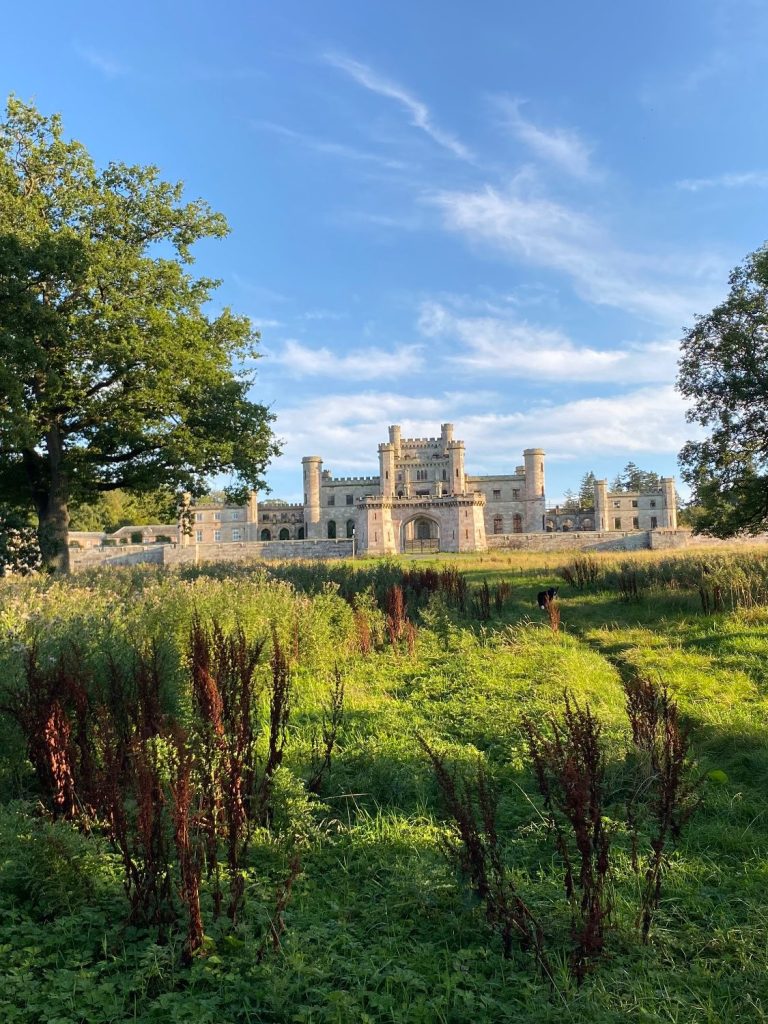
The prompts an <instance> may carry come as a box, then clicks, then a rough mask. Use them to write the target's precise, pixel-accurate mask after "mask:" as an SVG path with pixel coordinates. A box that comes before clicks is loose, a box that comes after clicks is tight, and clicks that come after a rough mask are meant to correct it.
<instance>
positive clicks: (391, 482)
mask: <svg viewBox="0 0 768 1024" xmlns="http://www.w3.org/2000/svg"><path fill="white" fill-rule="evenodd" d="M392 429H393V428H392V427H390V428H389V432H390V436H391V434H392ZM399 429H400V428H399V427H398V430H399ZM395 477H396V473H395V446H394V444H393V443H392V442H391V441H390V442H389V444H380V445H379V480H380V485H381V494H382V497H384V498H391V497H392V495H393V494H394V493H395Z"/></svg>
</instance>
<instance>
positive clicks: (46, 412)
mask: <svg viewBox="0 0 768 1024" xmlns="http://www.w3.org/2000/svg"><path fill="white" fill-rule="evenodd" d="M227 231H228V228H227V224H226V222H225V220H224V217H223V216H222V215H221V214H219V213H215V212H213V211H212V210H211V209H210V208H209V206H208V205H207V203H205V202H203V201H201V200H194V201H192V202H184V201H183V200H182V186H181V185H180V184H169V183H168V182H165V181H163V180H162V179H161V177H160V175H159V172H158V170H157V168H155V167H141V166H127V165H125V164H120V163H110V164H109V165H108V166H106V167H105V168H103V169H98V168H97V167H96V166H95V164H94V161H93V159H92V158H91V156H90V155H89V153H88V152H87V150H86V149H85V147H84V146H83V145H81V144H80V143H79V142H76V141H71V140H68V139H65V138H64V137H63V133H62V126H61V121H60V118H59V117H58V116H52V117H46V116H43V115H42V114H41V113H39V112H38V111H37V110H36V109H35V108H34V107H33V106H30V105H27V104H25V103H22V102H20V101H19V100H17V99H14V98H11V99H10V100H9V102H8V107H7V115H6V120H5V122H4V123H2V124H0V495H1V496H2V500H3V501H5V502H6V503H8V504H10V505H12V506H14V507H18V508H22V509H23V508H33V509H34V511H35V513H36V515H37V520H38V524H39V525H38V537H39V544H40V549H41V552H42V554H43V561H44V564H45V565H46V566H47V567H48V568H50V569H56V570H64V571H66V570H67V569H68V564H69V563H68V547H67V531H68V525H69V512H68V506H69V504H70V502H72V501H77V502H87V501H90V500H93V499H94V498H97V497H98V495H99V494H101V493H104V492H107V491H110V490H113V489H115V488H121V489H128V490H131V491H135V492H139V493H140V492H146V491H152V490H155V489H156V488H158V487H165V488H168V487H171V488H174V489H179V490H187V491H191V492H192V493H193V494H201V493H203V492H205V491H206V490H207V489H208V483H207V478H209V477H210V476H212V475H214V474H220V473H227V474H229V475H230V477H231V479H232V481H233V485H232V495H231V496H232V497H235V496H239V495H242V494H243V493H244V492H245V491H246V490H247V489H249V488H255V487H258V486H259V485H260V484H262V476H263V473H264V470H265V467H266V465H267V463H268V461H269V459H270V458H271V457H272V456H273V455H274V454H276V453H277V446H276V443H275V440H274V437H273V435H272V431H271V427H270V422H271V420H272V418H273V417H272V416H271V415H270V414H269V412H268V410H267V409H266V408H265V407H264V406H263V405H260V404H258V403H255V402H253V401H251V400H250V399H249V397H248V394H249V389H250V386H251V384H252V375H251V374H247V373H245V372H243V371H242V370H240V369H238V366H242V364H243V361H245V360H249V359H251V358H253V357H255V356H256V352H255V348H254V347H255V345H256V342H257V340H258V336H257V335H256V334H255V333H254V331H253V330H252V328H251V324H250V322H249V320H248V319H247V318H246V317H242V316H236V315H234V314H233V313H232V312H231V311H230V310H229V309H224V310H222V311H220V312H217V313H215V314H214V313H213V312H212V310H211V296H212V293H213V291H214V289H215V287H216V286H217V284H218V282H217V281H213V280H209V279H207V278H200V277H195V276H193V275H192V274H191V273H190V269H189V268H190V265H191V263H192V256H191V251H190V250H191V246H192V245H193V243H195V242H196V241H198V240H200V239H204V238H220V237H222V236H224V235H225V234H226V233H227Z"/></svg>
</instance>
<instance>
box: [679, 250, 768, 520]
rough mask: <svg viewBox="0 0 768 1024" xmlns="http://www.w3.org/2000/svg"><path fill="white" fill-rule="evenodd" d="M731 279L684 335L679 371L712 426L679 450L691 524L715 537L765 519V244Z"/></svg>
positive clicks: (700, 416)
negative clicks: (720, 297) (726, 289)
mask: <svg viewBox="0 0 768 1024" xmlns="http://www.w3.org/2000/svg"><path fill="white" fill-rule="evenodd" d="M729 281H730V291H729V293H728V296H727V298H726V299H725V301H724V302H722V303H720V305H719V306H716V307H715V308H714V309H713V310H712V312H711V313H708V314H707V315H706V316H700V317H698V318H697V320H696V323H695V324H694V326H693V327H692V328H691V329H690V330H689V331H688V332H687V334H686V335H685V337H684V339H683V343H682V352H681V358H680V366H679V373H678V378H677V387H678V390H679V391H680V393H681V394H682V395H683V397H684V398H687V399H688V400H689V402H690V403H691V404H690V408H689V411H688V414H687V415H688V421H689V422H690V423H697V424H698V425H699V426H701V427H703V428H704V430H705V431H707V433H708V436H707V437H705V438H704V439H703V440H696V441H689V442H688V443H687V444H686V445H685V447H684V448H683V450H682V451H681V452H680V466H681V469H682V475H683V479H684V480H685V481H686V482H687V483H688V484H689V485H690V487H691V492H692V494H691V503H692V504H693V505H695V506H696V509H697V510H696V515H695V519H694V529H695V530H697V531H698V532H706V533H712V534H714V535H716V536H718V537H730V536H732V535H733V534H735V533H738V532H740V531H742V530H743V531H747V532H749V533H758V532H759V531H761V530H764V529H765V528H766V526H767V525H768V244H766V245H763V246H762V247H761V248H760V249H758V250H757V251H756V252H754V253H752V254H751V255H750V256H748V257H747V259H746V260H745V261H744V262H743V263H742V264H741V265H740V266H738V267H736V268H735V269H734V270H733V271H732V272H731V275H730V279H729Z"/></svg>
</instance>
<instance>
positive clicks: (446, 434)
mask: <svg viewBox="0 0 768 1024" xmlns="http://www.w3.org/2000/svg"><path fill="white" fill-rule="evenodd" d="M440 440H441V441H442V442H443V448H444V449H445V450H446V452H447V451H448V445H449V444H450V443H451V441H452V440H453V424H452V423H441V424H440Z"/></svg>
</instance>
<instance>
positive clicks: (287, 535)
mask: <svg viewBox="0 0 768 1024" xmlns="http://www.w3.org/2000/svg"><path fill="white" fill-rule="evenodd" d="M278 537H279V539H280V540H290V539H291V532H290V530H289V529H288V527H287V526H284V527H283V528H282V530H281V531H280V533H279V534H278Z"/></svg>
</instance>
